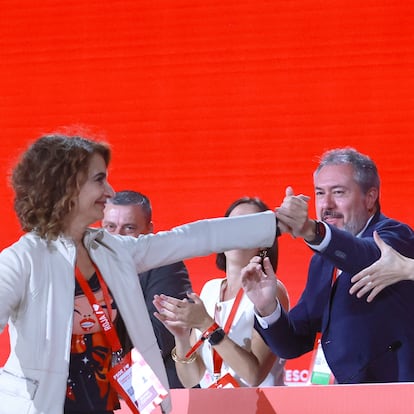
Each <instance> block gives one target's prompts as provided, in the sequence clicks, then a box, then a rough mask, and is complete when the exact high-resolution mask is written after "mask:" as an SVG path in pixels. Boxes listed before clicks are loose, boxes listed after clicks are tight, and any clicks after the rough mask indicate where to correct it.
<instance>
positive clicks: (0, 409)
mask: <svg viewBox="0 0 414 414" xmlns="http://www.w3.org/2000/svg"><path fill="white" fill-rule="evenodd" d="M110 155H111V154H110V149H109V147H108V145H107V144H105V143H100V142H96V141H94V140H91V139H86V138H83V137H80V136H66V135H61V134H51V135H45V136H42V137H40V138H39V139H37V140H36V141H35V142H34V143H32V144H31V145H30V146H29V147H28V149H27V150H26V151H25V152H24V153H23V154H22V156H21V158H20V160H19V162H18V163H17V165H16V167H15V168H14V171H13V174H12V186H13V189H14V192H15V201H14V208H15V211H16V214H17V216H18V218H19V221H20V223H21V227H22V229H23V230H24V231H25V234H24V235H23V236H22V237H21V238H20V239H19V240H18V241H16V242H15V243H14V244H12V245H11V246H9V247H7V248H5V249H4V250H3V251H2V252H1V253H0V331H1V330H3V328H4V327H5V326H6V325H8V327H9V334H10V348H11V351H10V355H9V357H8V359H7V361H6V364H5V366H4V368H3V370H2V371H1V373H0V401H1V405H0V413H1V414H5V413H7V414H21V413H30V414H40V413H42V414H51V413H53V414H58V413H82V412H84V413H86V412H87V413H95V414H98V413H99V414H103V413H105V414H108V413H112V412H113V410H116V409H117V408H119V400H118V396H117V393H116V391H115V390H114V389H113V387H112V385H111V383H110V382H109V375H108V371H109V370H110V369H111V367H112V365H113V357H114V356H116V357H118V356H119V355H118V354H119V352H117V353H116V354H115V355H114V351H115V349H113V348H111V344H112V343H113V342H114V341H115V339H114V337H115V338H116V339H117V340H118V343H119V342H122V339H121V340H120V339H119V338H118V336H120V333H121V328H120V327H123V330H124V331H125V330H126V332H127V334H128V336H129V338H130V339H131V341H132V344H133V346H134V347H135V348H136V349H137V350H138V351H139V352H140V353H141V355H142V356H143V358H144V360H145V361H146V362H147V363H148V364H149V366H150V367H151V368H152V370H153V371H154V372H155V374H156V376H157V377H158V378H159V380H160V381H161V383H162V384H163V386H164V387H165V388H166V389H168V381H167V376H166V374H165V369H164V365H163V362H162V358H161V354H160V351H159V349H158V346H157V341H156V338H155V335H154V332H153V329H152V326H151V321H150V318H149V315H148V312H147V310H146V305H145V300H144V297H143V294H142V291H141V288H140V284H139V281H138V280H137V277H136V275H137V273H141V272H144V271H146V270H149V269H151V268H154V267H159V266H162V265H166V264H169V263H173V262H177V261H179V260H183V259H187V258H191V257H195V256H203V255H208V254H211V253H213V252H221V251H226V250H229V249H240V248H253V247H256V246H270V245H272V243H273V241H274V238H275V233H276V220H275V215H274V213H273V212H269V211H268V212H264V213H259V214H253V215H248V216H243V217H235V218H226V219H224V218H223V219H209V220H200V221H197V222H194V223H190V224H186V225H183V226H179V227H176V228H174V229H172V230H171V231H165V232H160V233H157V234H150V235H146V236H142V237H139V238H135V237H125V236H114V235H111V234H109V233H108V232H106V231H105V230H103V229H94V228H90V226H91V225H92V224H93V223H96V222H98V221H100V220H101V219H102V218H103V211H104V207H105V203H106V200H107V199H108V198H111V197H112V196H113V194H114V191H113V189H112V187H111V186H110V184H109V183H108V181H107V168H108V164H109V161H110ZM171 282H172V283H173V282H174V281H173V280H172V281H171ZM91 298H92V299H91ZM91 303H92V304H93V307H92V306H91ZM98 311H99V312H100V313H98ZM102 320H104V321H105V322H104V323H103V322H102ZM107 330H109V331H110V332H111V333H112V334H113V337H112V340H113V341H112V340H108V336H107V335H106V334H105V333H106V332H107ZM118 334H119V335H118ZM116 351H121V348H119V349H117V350H116ZM115 362H117V360H116V361H115ZM161 404H162V409H163V411H164V412H169V411H170V400H169V398H168V396H167V397H166V398H165V399H164V401H163V402H162V403H161Z"/></svg>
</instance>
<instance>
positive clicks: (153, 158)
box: [0, 0, 414, 380]
mask: <svg viewBox="0 0 414 414" xmlns="http://www.w3.org/2000/svg"><path fill="white" fill-rule="evenodd" d="M394 3H397V4H394ZM413 14H414V4H412V3H411V2H393V1H388V0H375V1H374V0H368V1H365V2H362V3H361V2H360V1H356V0H346V1H345V0H344V1H340V0H330V1H328V0H326V1H325V0H319V1H315V0H312V1H310V0H298V1H276V0H275V1H264V0H237V1H236V0H227V1H225V2H223V1H216V0H205V1H203V2H195V1H190V0H175V1H170V2H168V1H161V2H160V1H154V0H150V1H144V0H141V1H139V2H137V1H135V0H134V1H107V2H101V1H97V0H90V1H88V2H84V1H80V0H74V1H71V2H58V1H52V0H44V1H42V2H32V1H26V0H21V1H19V2H15V1H12V0H3V1H2V18H1V23H0V91H1V92H0V131H1V143H0V175H1V176H2V177H3V182H2V183H0V217H1V220H2V222H1V223H2V226H1V229H2V231H1V236H0V248H4V247H6V246H7V245H9V244H10V243H12V242H13V241H14V240H15V239H16V238H17V237H18V235H19V234H20V231H19V227H18V224H17V222H16V219H15V217H14V214H13V209H12V192H11V190H10V188H9V186H8V183H7V177H8V174H9V172H10V168H11V166H12V165H13V164H14V162H15V159H16V157H17V155H18V154H19V153H20V151H21V150H22V148H24V147H25V146H26V145H27V144H28V142H29V141H30V140H31V139H33V138H35V137H37V136H39V135H40V134H42V133H44V132H49V131H51V130H55V129H56V128H58V127H62V126H65V125H77V126H83V127H87V128H88V129H89V130H91V131H92V132H95V133H98V134H102V135H103V136H104V137H105V139H106V140H107V141H109V142H110V144H111V145H112V148H113V150H114V156H113V162H112V165H111V169H110V177H109V178H110V181H111V183H112V184H113V186H114V187H115V189H117V190H120V189H125V188H133V189H137V190H140V191H142V192H145V193H147V194H148V195H149V196H150V198H151V199H152V201H153V207H154V218H155V226H156V228H157V229H159V230H160V229H166V228H170V227H172V226H174V225H177V224H180V223H184V222H187V221H191V220H195V219H199V218H204V217H212V216H220V215H222V214H223V213H224V211H225V209H226V208H227V206H228V205H229V204H230V202H231V201H233V200H234V199H235V198H238V197H240V196H243V195H258V196H260V197H262V198H263V199H264V200H265V201H266V202H267V203H268V204H270V205H271V206H277V205H278V204H279V203H280V202H281V200H282V198H283V196H284V189H285V187H286V186H287V185H292V186H293V187H294V189H295V190H296V191H297V192H302V193H305V194H310V195H312V171H313V169H314V168H315V166H316V163H317V156H318V155H320V154H321V152H323V151H324V150H326V149H329V148H332V147H337V146H348V145H349V146H354V147H356V148H357V149H358V150H360V151H362V152H365V153H368V154H370V155H371V156H372V157H373V159H374V160H375V161H376V162H377V164H378V167H379V169H380V172H381V175H382V207H383V210H384V212H385V213H386V214H387V215H389V216H393V217H395V218H398V219H401V220H403V221H406V222H408V223H410V224H413V223H414V218H413V217H412V215H411V214H410V213H411V206H412V204H413V201H414V195H413V190H412V189H413V182H412V181H413V169H414V166H413V164H412V149H413V145H414V144H413V143H412V136H413V131H414V125H413V121H412V120H413V119H414V116H413V115H414V114H413V112H414V98H413V96H414V94H413V92H414V76H413V75H414V66H413V65H414V58H413V56H414V53H413V52H414V35H413V30H412V24H411V23H412V18H413ZM309 257H310V252H309V250H308V249H307V248H306V247H305V246H304V245H303V243H302V242H301V241H299V240H292V239H290V238H289V237H288V236H285V237H283V238H282V239H281V241H280V267H279V276H280V278H281V279H282V280H283V281H284V282H285V284H286V285H287V287H288V289H289V292H290V296H291V300H292V302H293V303H295V302H296V301H297V298H298V296H299V294H300V292H301V289H302V287H303V285H304V282H305V278H306V269H307V263H308V259H309ZM187 264H188V267H189V270H190V272H191V278H192V280H193V284H194V287H195V289H196V291H199V290H200V287H201V286H202V284H203V283H204V282H205V281H206V280H207V279H208V278H211V277H215V276H218V275H219V272H218V271H217V270H216V269H215V266H214V257H208V258H204V259H193V260H190V261H188V262H187ZM6 352H7V344H6V342H5V337H4V335H3V337H0V358H3V359H4V355H5V354H6ZM289 366H290V367H292V369H298V370H302V369H305V368H306V367H307V361H304V360H301V361H292V362H290V363H289ZM294 374H295V375H296V374H297V373H293V372H290V373H289V375H290V376H291V378H292V380H293V375H294Z"/></svg>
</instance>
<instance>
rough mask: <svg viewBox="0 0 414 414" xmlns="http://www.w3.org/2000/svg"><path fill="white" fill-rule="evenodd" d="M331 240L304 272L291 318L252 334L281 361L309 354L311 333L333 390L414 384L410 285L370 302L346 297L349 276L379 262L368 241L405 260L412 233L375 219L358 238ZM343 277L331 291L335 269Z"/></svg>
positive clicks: (338, 234)
mask: <svg viewBox="0 0 414 414" xmlns="http://www.w3.org/2000/svg"><path fill="white" fill-rule="evenodd" d="M330 229H331V231H332V239H331V241H330V243H329V246H328V247H327V249H326V250H325V251H323V252H322V253H315V254H314V255H313V257H312V259H311V263H310V266H309V273H308V279H307V283H306V287H305V290H304V291H303V293H302V296H301V298H300V299H299V301H298V303H297V305H296V306H295V307H293V308H292V309H291V310H290V312H288V313H286V312H284V311H283V310H282V316H281V318H280V319H279V320H278V321H277V322H275V323H274V324H272V325H271V326H269V328H267V329H263V328H261V327H260V326H259V324H258V323H257V322H256V329H257V330H258V331H259V333H260V334H261V335H262V336H263V338H264V339H265V341H266V342H267V343H268V345H269V346H270V348H271V349H272V350H273V352H275V353H276V354H277V355H279V356H280V357H282V358H295V357H297V356H300V355H302V354H304V353H306V352H309V351H311V350H312V349H313V346H314V341H315V336H316V333H317V332H322V339H321V343H322V347H323V350H324V353H325V357H326V359H327V362H328V364H329V366H330V368H331V370H332V372H333V374H334V375H335V378H336V380H337V381H338V382H339V383H360V382H396V381H414V283H413V282H411V281H402V282H399V283H396V284H394V285H392V286H389V287H387V288H386V289H384V290H383V291H382V292H381V293H380V294H379V295H378V296H377V297H376V298H375V299H374V301H373V302H371V303H367V302H366V298H361V299H358V298H357V297H356V296H355V295H350V294H349V293H348V291H349V289H350V287H351V282H350V279H351V277H352V276H353V275H354V274H356V273H357V272H359V271H360V270H362V269H364V268H365V267H367V266H369V265H371V264H372V263H373V262H374V261H376V260H377V259H378V258H379V256H380V251H379V249H378V247H377V246H376V244H375V242H374V240H373V238H372V234H373V231H374V230H376V231H377V232H378V234H379V236H380V237H381V238H382V239H383V240H384V241H385V242H386V243H387V244H389V245H391V246H392V247H393V248H395V249H396V250H397V251H399V252H400V253H401V254H403V255H404V256H408V257H411V258H414V233H413V231H412V230H411V229H410V228H409V227H408V226H407V225H405V224H402V223H400V222H398V221H395V220H391V219H388V218H386V217H385V216H383V215H382V214H379V213H377V214H376V215H375V216H374V217H373V219H372V220H371V222H370V224H369V226H368V227H367V229H366V230H365V231H364V233H363V234H362V237H360V238H357V237H354V236H352V235H351V234H350V233H348V232H345V231H343V230H339V229H337V228H334V227H332V226H330ZM335 267H336V268H338V269H340V270H342V273H341V274H340V276H339V277H338V278H337V279H336V281H335V282H334V284H333V286H332V275H333V271H334V268H335Z"/></svg>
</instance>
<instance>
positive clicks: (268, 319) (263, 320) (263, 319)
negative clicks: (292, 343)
mask: <svg viewBox="0 0 414 414" xmlns="http://www.w3.org/2000/svg"><path fill="white" fill-rule="evenodd" d="M254 314H255V315H256V319H257V322H258V323H259V325H260V326H261V327H262V328H263V329H267V328H268V327H269V325H272V324H273V323H275V322H277V321H278V320H279V318H280V315H281V314H282V310H281V308H280V303H279V301H277V306H276V309H275V310H274V311H273V313H271V314H270V315H268V316H260V315H259V314H258V313H257V311H256V310H255V311H254Z"/></svg>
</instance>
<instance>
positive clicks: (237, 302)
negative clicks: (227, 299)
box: [213, 288, 243, 375]
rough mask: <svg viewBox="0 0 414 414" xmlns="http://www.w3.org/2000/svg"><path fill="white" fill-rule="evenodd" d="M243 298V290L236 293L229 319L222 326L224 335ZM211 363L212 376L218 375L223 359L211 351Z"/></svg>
mask: <svg viewBox="0 0 414 414" xmlns="http://www.w3.org/2000/svg"><path fill="white" fill-rule="evenodd" d="M242 297H243V289H242V288H240V290H239V291H238V292H237V295H236V298H235V299H234V303H233V306H232V307H231V310H230V314H229V317H228V318H227V320H226V324H225V325H224V329H223V330H224V332H225V333H226V335H227V334H228V333H229V332H230V328H231V325H232V324H233V321H234V317H235V316H236V313H237V309H238V308H239V305H240V302H241V300H242ZM213 363H214V374H215V375H219V374H220V372H221V366H222V364H223V358H222V357H221V356H220V355H219V354H218V352H217V351H216V350H215V349H213Z"/></svg>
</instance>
